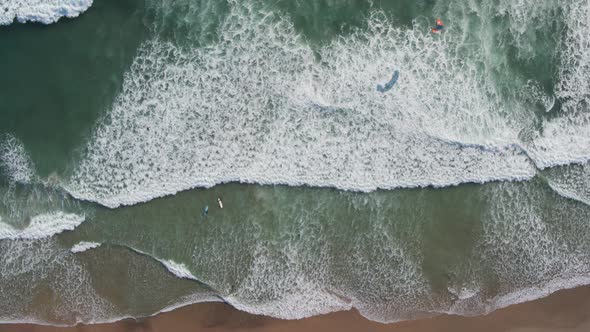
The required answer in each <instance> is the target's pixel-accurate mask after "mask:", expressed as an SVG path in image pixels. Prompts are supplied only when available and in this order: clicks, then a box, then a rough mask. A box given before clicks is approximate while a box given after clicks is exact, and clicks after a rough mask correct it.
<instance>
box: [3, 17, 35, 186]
mask: <svg viewBox="0 0 590 332" xmlns="http://www.w3.org/2000/svg"><path fill="white" fill-rule="evenodd" d="M0 8H1V7H0ZM0 171H1V172H2V173H3V174H4V175H5V176H7V178H8V180H9V181H11V182H20V183H30V182H31V181H32V180H33V178H34V176H35V166H34V165H33V161H32V160H31V158H29V155H28V154H27V151H26V150H25V147H24V145H23V144H22V143H21V141H19V140H18V139H17V138H16V137H14V136H12V135H6V136H4V137H3V138H1V137H0Z"/></svg>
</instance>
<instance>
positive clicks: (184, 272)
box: [158, 259, 199, 281]
mask: <svg viewBox="0 0 590 332" xmlns="http://www.w3.org/2000/svg"><path fill="white" fill-rule="evenodd" d="M158 261H159V262H160V263H162V264H163V265H164V266H165V267H166V269H168V271H170V273H172V274H174V275H175V276H177V277H179V278H184V279H192V280H197V281H198V280H199V279H197V277H195V276H194V275H193V274H192V273H191V271H189V269H188V268H187V267H186V265H185V264H184V263H176V262H174V261H173V260H159V259H158Z"/></svg>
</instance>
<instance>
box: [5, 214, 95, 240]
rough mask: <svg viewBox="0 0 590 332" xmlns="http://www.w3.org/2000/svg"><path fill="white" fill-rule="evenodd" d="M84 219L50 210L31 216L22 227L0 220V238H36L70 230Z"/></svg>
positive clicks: (79, 216) (80, 216)
mask: <svg viewBox="0 0 590 332" xmlns="http://www.w3.org/2000/svg"><path fill="white" fill-rule="evenodd" d="M84 220H85V216H83V215H77V214H73V213H65V212H61V211H58V212H50V213H45V214H40V215H37V216H34V217H32V218H31V221H30V223H29V224H28V225H27V227H25V228H24V229H17V228H15V227H13V226H11V225H9V224H6V223H3V222H0V239H12V240H14V239H26V240H36V239H43V238H47V237H51V236H53V235H55V234H59V233H61V232H63V231H71V230H73V229H74V228H76V227H77V226H78V225H80V224H81V223H82V222H83V221H84Z"/></svg>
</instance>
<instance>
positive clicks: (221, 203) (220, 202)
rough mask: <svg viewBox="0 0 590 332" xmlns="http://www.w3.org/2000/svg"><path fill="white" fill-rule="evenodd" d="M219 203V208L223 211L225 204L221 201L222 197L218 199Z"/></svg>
mask: <svg viewBox="0 0 590 332" xmlns="http://www.w3.org/2000/svg"><path fill="white" fill-rule="evenodd" d="M217 203H219V208H220V209H223V202H222V201H221V198H220V197H217Z"/></svg>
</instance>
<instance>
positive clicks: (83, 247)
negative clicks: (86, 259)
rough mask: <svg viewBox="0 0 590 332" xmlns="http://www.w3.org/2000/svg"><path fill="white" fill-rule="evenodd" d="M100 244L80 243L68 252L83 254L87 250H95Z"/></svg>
mask: <svg viewBox="0 0 590 332" xmlns="http://www.w3.org/2000/svg"><path fill="white" fill-rule="evenodd" d="M101 245H102V244H101V243H98V242H87V241H81V242H78V243H76V244H75V245H74V246H73V247H72V248H71V249H70V251H71V252H73V253H80V252H85V251H87V250H90V249H95V248H98V247H100V246H101Z"/></svg>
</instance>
